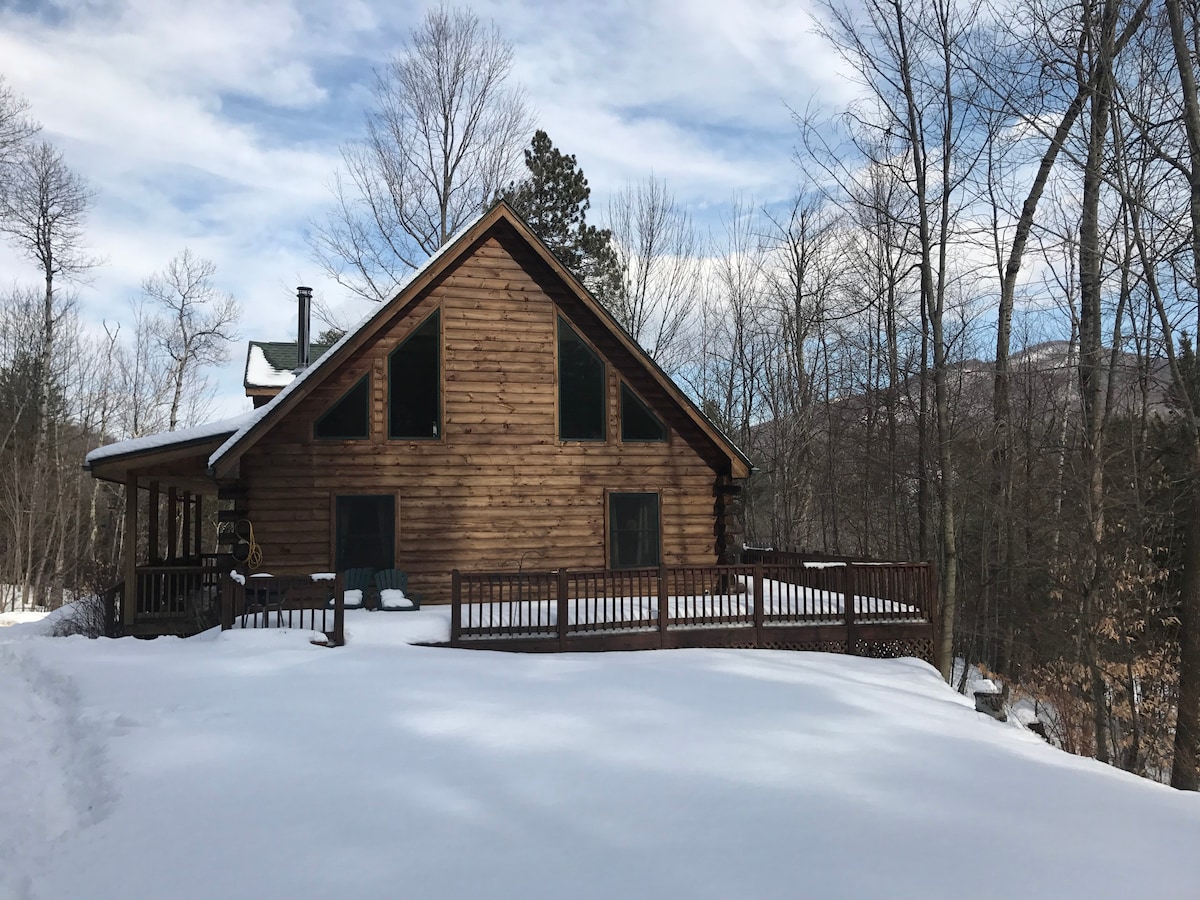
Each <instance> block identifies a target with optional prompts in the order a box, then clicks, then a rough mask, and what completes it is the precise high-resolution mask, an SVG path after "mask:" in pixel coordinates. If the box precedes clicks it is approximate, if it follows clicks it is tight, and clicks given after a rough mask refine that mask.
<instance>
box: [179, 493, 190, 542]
mask: <svg viewBox="0 0 1200 900" xmlns="http://www.w3.org/2000/svg"><path fill="white" fill-rule="evenodd" d="M182 533H183V541H182V542H181V546H180V548H179V552H180V555H181V556H183V557H185V558H186V557H187V555H188V544H190V543H191V537H192V492H191V491H184V492H183V529H182Z"/></svg>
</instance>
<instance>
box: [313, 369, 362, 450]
mask: <svg viewBox="0 0 1200 900" xmlns="http://www.w3.org/2000/svg"><path fill="white" fill-rule="evenodd" d="M370 399H371V377H370V376H369V375H364V376H363V377H362V378H361V379H359V382H358V384H356V385H354V387H352V388H350V390H348V391H346V393H344V394H342V396H341V398H339V399H338V401H337V402H336V403H335V404H333V406H331V407H329V409H327V410H325V412H324V414H323V415H322V416H321V418H319V419H317V421H316V424H315V425H313V436H314V437H318V438H322V439H326V440H343V441H349V440H362V439H364V438H368V437H370V436H371V416H370Z"/></svg>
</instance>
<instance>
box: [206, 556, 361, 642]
mask: <svg viewBox="0 0 1200 900" xmlns="http://www.w3.org/2000/svg"><path fill="white" fill-rule="evenodd" d="M345 595H346V590H345V583H344V581H343V578H342V575H341V574H340V573H339V574H337V575H336V576H330V577H324V576H314V575H279V576H274V575H265V576H251V577H249V578H240V577H239V578H234V576H233V574H232V573H227V574H225V575H224V576H222V579H221V629H222V630H223V631H228V630H229V629H231V628H234V627H238V628H300V629H308V630H310V631H319V632H321V633H322V634H324V635H325V636H326V639H327V640H328V642H329V643H330V644H331V645H333V646H337V647H340V646H341V645H342V644H344V643H345V642H346V636H345V620H346V596H345Z"/></svg>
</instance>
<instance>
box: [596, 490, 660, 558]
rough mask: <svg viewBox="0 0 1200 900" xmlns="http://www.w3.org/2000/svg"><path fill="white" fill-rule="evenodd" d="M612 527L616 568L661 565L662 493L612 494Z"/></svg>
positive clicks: (611, 554)
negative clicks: (659, 499) (660, 508)
mask: <svg viewBox="0 0 1200 900" xmlns="http://www.w3.org/2000/svg"><path fill="white" fill-rule="evenodd" d="M608 528H609V553H610V556H611V559H610V564H611V566H612V567H613V568H614V569H632V568H640V567H643V566H657V565H659V563H660V561H661V558H662V555H661V553H660V552H659V545H658V494H609V495H608Z"/></svg>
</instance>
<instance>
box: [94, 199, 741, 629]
mask: <svg viewBox="0 0 1200 900" xmlns="http://www.w3.org/2000/svg"><path fill="white" fill-rule="evenodd" d="M310 297H311V292H310V291H309V290H308V289H307V288H301V289H300V291H299V306H300V308H301V316H300V321H299V326H298V340H297V343H296V345H295V351H294V356H295V357H296V371H295V374H294V377H291V378H288V377H286V376H287V373H286V371H283V372H282V375H281V374H280V372H281V369H283V368H284V367H285V366H286V365H287V362H288V361H290V360H287V361H282V362H281V359H282V357H283V356H286V355H287V354H286V353H285V352H283V351H282V350H281V349H280V348H279V347H274V346H273V345H267V344H262V343H252V344H251V346H250V352H249V355H248V363H247V377H246V387H247V395H248V396H250V397H252V399H253V400H254V402H255V404H256V408H255V409H254V410H253V412H249V413H247V414H245V415H243V416H240V417H238V418H235V419H231V420H226V421H224V422H216V423H212V424H210V425H206V426H200V427H198V428H192V429H186V430H183V431H177V432H174V433H171V434H167V435H154V436H150V437H146V438H138V439H134V440H129V441H124V442H121V443H117V444H111V445H108V446H105V447H101V448H99V449H98V450H95V451H93V452H92V453H91V454H89V455H88V457H87V460H86V462H85V468H87V469H88V470H89V471H90V472H91V474H92V475H93V476H94V477H96V478H100V479H105V480H108V481H111V482H116V483H119V484H122V485H124V487H125V494H126V512H125V516H126V522H125V533H126V534H127V535H130V536H133V537H131V538H130V539H129V540H127V541H126V544H127V548H126V553H125V558H124V572H123V574H124V580H123V582H122V584H121V585H118V586H117V587H116V588H114V591H113V598H114V600H113V602H114V604H115V607H116V612H115V614H114V617H115V618H117V619H119V627H118V629H117V630H118V631H119V632H120V633H125V634H157V633H166V632H175V633H181V632H186V631H187V630H189V628H191V629H192V630H194V629H195V627H197V626H196V625H195V623H194V622H193V623H192V624H191V625H189V624H188V623H187V622H183V621H181V619H185V618H187V615H185V613H186V612H187V611H185V610H180V609H175V608H169V609H163V608H162V604H161V602H156V601H155V600H154V598H153V597H150V596H148V595H149V594H150V593H151V592H153V591H154V590H155V588H154V587H153V585H154V584H155V583H156V581H155V579H158V580H159V581H161V578H162V577H164V573H165V572H166V571H167V570H173V571H176V572H178V571H182V570H184V569H189V567H191V569H192V570H194V571H193V573H192V574H193V576H194V577H197V578H201V579H203V578H208V577H209V576H208V575H206V574H204V573H206V572H209V571H210V570H211V569H212V568H213V566H214V565H220V563H218V562H213V560H212V559H210V558H209V556H210V554H205V553H203V552H202V551H203V550H204V549H205V548H203V547H202V546H201V543H202V539H201V534H202V532H201V520H202V517H203V515H204V510H205V509H209V510H211V508H212V507H209V506H206V505H205V503H206V499H205V498H208V500H207V502H212V500H213V499H215V500H216V501H217V502H218V503H219V504H220V505H222V506H226V507H227V508H225V509H222V510H221V511H220V512H219V514H218V515H219V516H220V518H221V520H222V521H223V522H225V523H226V527H227V528H229V529H231V530H235V531H236V532H237V534H236V537H237V538H240V539H241V540H242V541H243V542H247V541H248V542H249V543H252V544H253V550H254V553H253V555H252V558H251V560H250V562H251V564H254V565H257V567H258V568H259V569H260V570H261V571H264V572H270V573H272V574H275V575H298V574H303V573H314V572H327V571H337V572H342V571H347V570H356V569H361V568H374V569H398V570H402V571H404V572H405V573H407V576H408V585H409V591H410V592H411V593H413V594H416V595H419V596H420V597H421V598H422V599H423V601H424V602H426V603H430V602H433V603H437V602H445V601H447V600H448V599H449V597H450V591H451V573H452V571H453V570H455V569H476V570H493V571H518V570H520V569H522V568H529V567H531V566H537V567H539V568H543V569H547V568H549V569H555V568H559V567H564V568H565V567H569V568H591V569H603V568H611V569H621V568H635V567H650V566H660V565H713V564H718V563H725V562H736V560H737V553H738V551H739V550H740V530H739V527H738V523H737V516H736V513H735V507H736V502H735V501H736V497H737V494H738V491H739V489H740V485H741V483H742V481H743V480H744V479H745V478H747V477H748V476H749V475H750V472H751V464H750V461H749V459H747V457H746V456H745V455H744V454H743V453H742V452H741V451H740V450H739V449H738V448H737V447H735V446H734V445H733V443H732V442H731V441H730V440H729V439H728V438H727V437H726V436H725V435H724V434H722V433H721V431H720V430H719V429H718V428H717V427H716V426H715V425H714V424H713V423H712V422H711V421H709V420H708V419H707V418H706V417H705V416H704V415H703V414H702V412H701V411H700V410H699V409H698V408H697V407H696V405H695V404H694V403H693V402H692V401H691V400H690V399H689V398H688V397H687V395H686V394H685V393H684V392H683V390H681V389H680V388H679V387H678V385H676V384H675V383H674V382H673V381H672V380H671V378H670V377H668V376H667V375H666V373H664V372H663V371H662V370H661V369H660V368H659V367H658V366H657V365H656V364H655V363H654V361H653V360H652V359H651V358H650V357H649V355H648V354H647V353H646V352H645V351H644V350H643V349H642V348H641V347H640V346H638V344H637V342H636V341H635V340H634V339H633V338H632V337H631V336H630V335H629V334H628V333H627V332H626V331H625V330H624V329H623V328H622V327H621V326H620V325H619V324H618V323H617V321H616V320H615V319H614V318H613V317H612V316H611V315H610V314H609V313H608V312H607V311H606V310H605V309H604V308H603V307H602V306H601V305H600V303H599V302H597V300H596V299H595V298H594V297H593V296H591V294H590V293H589V292H588V291H587V290H586V289H585V288H584V286H583V285H582V284H581V283H580V282H579V280H578V279H577V278H575V277H574V276H573V275H572V274H571V273H570V272H569V271H567V270H566V269H565V268H564V266H563V265H562V264H561V263H560V262H559V261H558V260H557V259H556V258H555V256H554V255H553V254H552V253H551V252H550V251H549V250H548V248H547V247H546V245H545V244H544V243H543V242H542V241H541V240H540V239H539V238H538V237H537V235H535V234H534V233H533V231H532V230H531V229H530V228H529V226H528V225H527V224H526V223H525V222H524V221H523V220H522V219H521V217H520V216H519V215H517V214H516V213H515V212H514V211H513V210H512V208H511V207H509V206H508V205H507V204H506V203H504V202H499V203H497V204H496V205H495V206H493V207H492V208H491V209H489V210H488V211H486V212H485V213H483V214H481V215H480V216H479V217H478V218H477V219H476V220H475V221H473V222H472V223H471V224H470V225H468V226H467V227H466V228H464V229H463V230H462V231H461V232H460V233H459V234H458V235H457V236H456V237H455V238H453V239H452V240H451V241H449V242H448V243H447V244H446V245H444V246H443V247H442V248H441V249H440V250H439V251H438V252H437V253H436V254H434V255H433V256H432V257H431V258H430V259H429V260H428V261H427V262H426V264H425V265H424V266H422V267H421V268H420V269H419V270H417V271H415V272H414V273H412V275H411V276H410V277H409V278H408V280H407V281H406V282H405V283H404V284H403V285H402V286H401V287H400V288H399V290H398V291H397V292H396V293H395V295H394V296H393V297H392V298H391V299H390V300H389V301H387V302H385V303H381V304H380V305H379V308H378V309H376V310H374V311H373V312H372V313H371V314H370V315H369V316H367V317H366V318H365V319H364V320H363V321H362V322H361V323H360V324H359V325H358V326H357V327H355V328H354V329H352V330H351V331H349V332H348V333H346V334H345V335H344V336H343V337H342V338H341V339H340V340H338V341H337V342H336V343H334V344H333V345H332V346H328V347H321V348H319V356H317V354H314V353H312V347H311V345H310V341H309V338H308V310H307V303H308V301H309V300H310ZM256 353H257V354H258V355H259V356H263V357H264V359H266V357H267V355H268V354H274V362H272V361H271V360H270V359H266V362H268V363H270V365H269V366H266V367H264V366H260V365H257V363H256V364H255V366H254V367H253V368H254V372H252V371H251V369H252V366H251V362H252V361H254V360H256V358H257V357H256ZM314 357H315V358H314ZM266 369H269V370H270V371H268V372H267V376H268V377H263V376H262V373H263V372H264V371H265V370H266ZM139 491H142V492H144V499H145V498H148V502H145V503H139ZM164 492H165V493H164ZM164 501H165V508H166V512H165V515H161V516H160V513H159V509H160V507H163V506H164ZM139 510H140V512H139ZM160 518H161V519H164V520H165V522H161V521H160ZM164 524H165V526H166V534H165V535H164V534H163V531H164V528H163V526H164ZM125 586H132V587H131V588H129V589H126V587H125ZM193 618H194V617H193Z"/></svg>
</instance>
